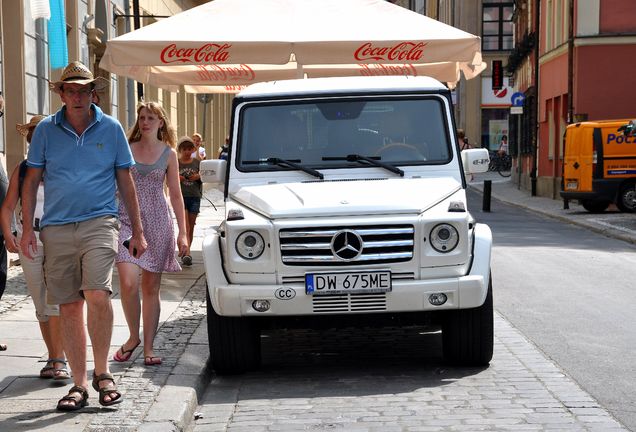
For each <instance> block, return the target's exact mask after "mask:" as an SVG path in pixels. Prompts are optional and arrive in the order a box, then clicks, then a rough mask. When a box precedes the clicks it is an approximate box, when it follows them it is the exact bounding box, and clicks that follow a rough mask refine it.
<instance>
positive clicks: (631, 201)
mask: <svg viewBox="0 0 636 432" xmlns="http://www.w3.org/2000/svg"><path fill="white" fill-rule="evenodd" d="M616 206H617V207H618V208H619V209H620V211H622V212H625V213H634V212H636V183H627V184H626V185H625V186H623V187H622V188H621V191H620V193H619V195H618V200H617V202H616Z"/></svg>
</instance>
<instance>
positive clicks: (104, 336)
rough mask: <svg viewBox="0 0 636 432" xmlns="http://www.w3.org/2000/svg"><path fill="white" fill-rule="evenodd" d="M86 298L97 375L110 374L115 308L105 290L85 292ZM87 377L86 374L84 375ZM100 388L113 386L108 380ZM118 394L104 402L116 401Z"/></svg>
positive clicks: (100, 383)
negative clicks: (109, 363)
mask: <svg viewBox="0 0 636 432" xmlns="http://www.w3.org/2000/svg"><path fill="white" fill-rule="evenodd" d="M84 298H85V299H86V304H87V305H88V311H87V321H88V335H89V336H90V338H91V343H92V345H93V360H94V361H95V375H97V376H99V375H101V374H103V373H109V370H108V351H109V349H110V341H111V337H112V334H113V307H112V304H111V302H110V293H109V292H108V291H105V290H84ZM84 374H85V375H86V373H84ZM99 385H100V388H104V387H108V386H111V387H112V386H113V383H111V382H110V381H108V380H103V381H100V382H99ZM116 397H117V393H111V394H110V396H106V397H105V398H104V401H106V402H110V401H111V400H114V399H116Z"/></svg>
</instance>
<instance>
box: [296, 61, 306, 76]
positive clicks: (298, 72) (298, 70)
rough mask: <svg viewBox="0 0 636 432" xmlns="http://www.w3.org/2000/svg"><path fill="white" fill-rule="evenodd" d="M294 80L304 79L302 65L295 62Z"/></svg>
mask: <svg viewBox="0 0 636 432" xmlns="http://www.w3.org/2000/svg"><path fill="white" fill-rule="evenodd" d="M296 78H300V79H303V78H305V71H304V70H303V65H301V64H300V63H298V62H296Z"/></svg>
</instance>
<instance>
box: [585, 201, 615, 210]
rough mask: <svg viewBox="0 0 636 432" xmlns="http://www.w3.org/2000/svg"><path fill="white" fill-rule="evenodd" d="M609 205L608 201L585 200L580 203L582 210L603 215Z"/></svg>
mask: <svg viewBox="0 0 636 432" xmlns="http://www.w3.org/2000/svg"><path fill="white" fill-rule="evenodd" d="M610 204H611V203H610V202H609V201H593V200H585V201H582V202H581V205H582V206H583V208H584V209H585V210H587V211H589V212H590V213H603V212H604V211H605V210H607V208H608V207H609V205H610Z"/></svg>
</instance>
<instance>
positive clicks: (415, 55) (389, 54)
mask: <svg viewBox="0 0 636 432" xmlns="http://www.w3.org/2000/svg"><path fill="white" fill-rule="evenodd" d="M425 46H426V44H425V43H423V42H418V43H415V42H400V43H399V44H397V45H394V46H375V45H373V44H372V43H371V42H367V43H365V44H364V45H361V46H360V47H359V48H358V49H357V50H356V51H355V53H354V54H353V56H354V57H355V59H356V60H358V61H368V60H375V61H385V62H387V61H403V62H406V61H411V62H412V61H419V60H420V59H421V58H422V55H423V54H424V47H425Z"/></svg>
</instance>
